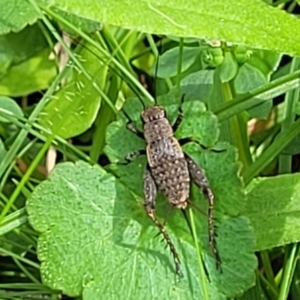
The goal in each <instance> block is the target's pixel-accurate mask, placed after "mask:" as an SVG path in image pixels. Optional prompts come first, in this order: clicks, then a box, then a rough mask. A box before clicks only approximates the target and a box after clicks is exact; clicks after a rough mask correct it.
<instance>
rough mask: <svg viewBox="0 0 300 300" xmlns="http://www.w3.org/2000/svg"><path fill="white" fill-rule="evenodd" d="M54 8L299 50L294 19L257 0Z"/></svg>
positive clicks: (63, 1) (135, 25)
mask: <svg viewBox="0 0 300 300" xmlns="http://www.w3.org/2000/svg"><path fill="white" fill-rule="evenodd" d="M53 2H54V5H55V6H57V7H58V8H60V9H62V10H64V11H68V12H71V13H73V14H75V15H78V16H81V17H85V18H88V19H91V20H96V21H101V22H103V23H104V24H112V25H117V26H122V27H126V28H129V29H132V30H138V31H143V32H152V33H155V34H166V35H177V36H182V37H199V38H210V39H220V40H226V41H231V42H234V43H240V44H246V45H249V46H251V47H253V48H261V49H269V50H274V51H277V52H284V53H288V54H291V55H295V54H296V55H297V54H298V55H300V46H299V45H300V37H299V34H298V32H299V31H300V21H299V20H298V19H297V18H295V17H294V16H291V15H289V14H288V13H286V12H284V11H282V10H281V9H279V8H275V7H271V6H268V5H267V4H265V3H264V2H263V1H261V0H240V1H239V2H238V5H237V4H236V3H234V2H232V1H231V0H213V1H211V0H202V1H196V0H192V1H189V2H188V4H189V5H186V4H187V3H186V2H184V1H180V0H160V1H158V0H156V1H138V2H137V1H134V0H129V1H106V2H101V3H100V2H95V1H92V0H88V1H86V0H85V1H82V0H81V1H78V0H76V1H75V0H59V1H58V0H54V1H53Z"/></svg>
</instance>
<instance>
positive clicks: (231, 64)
mask: <svg viewBox="0 0 300 300" xmlns="http://www.w3.org/2000/svg"><path fill="white" fill-rule="evenodd" d="M237 71H238V64H237V61H236V60H235V58H234V57H233V55H232V54H231V52H229V51H226V52H225V54H224V61H223V63H222V64H221V65H220V66H219V73H220V79H221V82H228V81H230V80H232V79H233V78H234V77H235V75H236V74H237Z"/></svg>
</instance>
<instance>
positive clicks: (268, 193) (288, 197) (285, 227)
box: [244, 174, 300, 251]
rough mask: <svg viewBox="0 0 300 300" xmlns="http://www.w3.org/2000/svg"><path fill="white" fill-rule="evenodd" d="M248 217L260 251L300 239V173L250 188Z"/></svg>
mask: <svg viewBox="0 0 300 300" xmlns="http://www.w3.org/2000/svg"><path fill="white" fill-rule="evenodd" d="M249 189H250V190H249V193H248V201H247V206H246V208H245V212H244V214H245V215H246V216H248V217H249V219H250V221H251V224H252V225H253V228H254V231H255V235H256V246H255V248H256V250H257V251H260V250H264V249H269V248H273V247H278V246H282V245H285V244H289V243H292V242H298V241H299V240H300V234H299V230H298V228H299V226H300V222H299V206H300V174H288V175H279V176H275V177H268V178H259V179H256V180H254V181H253V182H252V184H251V185H250V186H249Z"/></svg>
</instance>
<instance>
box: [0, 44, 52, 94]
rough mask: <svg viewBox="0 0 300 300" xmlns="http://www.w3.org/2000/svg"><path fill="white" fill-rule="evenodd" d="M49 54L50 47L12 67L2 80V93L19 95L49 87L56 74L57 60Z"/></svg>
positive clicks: (0, 85)
mask: <svg viewBox="0 0 300 300" xmlns="http://www.w3.org/2000/svg"><path fill="white" fill-rule="evenodd" d="M49 54H50V50H49V49H45V50H42V51H41V52H39V53H38V54H37V55H36V56H34V57H32V58H30V59H28V60H26V61H24V62H22V63H20V64H18V65H15V66H13V67H11V68H10V69H9V71H8V72H7V74H6V75H5V76H4V77H3V78H2V79H1V80H0V94H3V95H8V96H12V97H19V96H24V95H28V94H31V93H33V92H36V91H40V90H44V89H46V88H48V87H49V84H50V83H51V81H52V80H53V78H54V76H55V75H56V67H55V62H54V60H50V59H49ZM20 78H22V80H20Z"/></svg>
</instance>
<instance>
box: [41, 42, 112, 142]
mask: <svg viewBox="0 0 300 300" xmlns="http://www.w3.org/2000/svg"><path fill="white" fill-rule="evenodd" d="M91 50H92V52H91ZM95 54H97V55H98V54H99V52H98V51H97V50H96V49H93V48H91V46H90V47H89V49H86V48H83V49H82V51H81V52H80V59H81V64H82V66H83V67H84V68H85V69H86V70H89V74H90V75H91V77H92V78H93V80H89V79H87V78H86V76H85V75H84V74H83V73H82V71H81V70H79V69H78V68H77V67H76V66H75V65H73V64H72V63H70V65H69V68H70V71H72V72H73V74H72V79H71V80H70V82H68V83H67V84H66V85H64V86H63V88H61V89H60V90H59V91H58V92H57V93H56V94H55V95H54V97H53V98H52V99H51V101H50V102H49V103H48V104H47V105H46V106H45V107H44V109H43V111H42V112H41V115H40V124H41V125H42V126H44V127H45V128H49V129H50V130H51V131H52V132H53V133H56V134H58V135H60V136H61V137H63V138H70V137H73V136H75V135H79V134H80V133H82V132H84V131H85V130H87V129H88V128H89V127H90V126H91V125H92V124H93V122H94V120H95V118H96V116H97V113H98V110H99V108H100V101H101V97H100V95H99V93H98V92H97V90H96V89H95V87H94V84H95V82H96V83H97V84H98V85H99V86H100V87H102V88H103V87H104V85H105V82H106V74H107V70H108V67H107V66H105V65H103V64H102V63H101V61H99V58H97V57H96V56H95ZM99 55H101V54H99Z"/></svg>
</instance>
